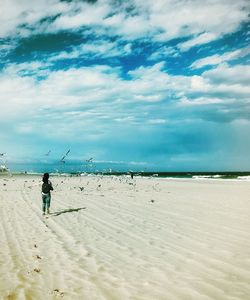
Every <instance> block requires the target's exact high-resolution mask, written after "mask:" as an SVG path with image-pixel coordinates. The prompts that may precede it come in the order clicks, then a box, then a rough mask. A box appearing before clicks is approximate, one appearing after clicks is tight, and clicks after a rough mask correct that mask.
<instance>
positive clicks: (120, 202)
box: [0, 176, 250, 300]
mask: <svg viewBox="0 0 250 300" xmlns="http://www.w3.org/2000/svg"><path fill="white" fill-rule="evenodd" d="M39 181H40V177H36V176H14V177H7V176H6V177H3V176H1V177H0V299H32V300H33V299H46V300H47V299H60V298H63V299H84V300H95V299H97V300H101V299H117V300H121V299H135V300H140V299H150V300H152V299H153V300H155V299H156V300H158V299H164V300H165V299H166V300H168V299H171V300H172V299H180V300H182V299H183V300H184V299H189V300H193V299H194V300H196V299H197V300H203V299H204V300H208V299H218V300H223V299H230V300H236V299H239V300H243V299H246V300H247V299H250V217H249V212H250V185H249V182H236V181H230V180H228V181H225V180H224V181H223V180H210V181H209V180H202V181H196V180H166V179H157V178H150V179H146V178H145V179H144V178H135V179H134V180H133V181H132V180H131V179H129V178H125V177H120V178H119V177H104V178H101V177H52V178H51V181H52V182H53V185H54V188H55V191H54V192H53V195H52V203H51V214H50V215H48V216H43V215H42V212H41V196H40V186H38V185H37V184H38V182H39Z"/></svg>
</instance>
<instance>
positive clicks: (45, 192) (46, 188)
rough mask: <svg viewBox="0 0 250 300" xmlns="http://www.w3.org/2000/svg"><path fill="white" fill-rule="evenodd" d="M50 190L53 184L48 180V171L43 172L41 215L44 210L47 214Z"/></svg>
mask: <svg viewBox="0 0 250 300" xmlns="http://www.w3.org/2000/svg"><path fill="white" fill-rule="evenodd" d="M50 191H53V186H52V183H51V181H49V173H44V174H43V184H42V200H43V215H45V211H46V210H47V213H48V214H49V207H50V200H51V194H50Z"/></svg>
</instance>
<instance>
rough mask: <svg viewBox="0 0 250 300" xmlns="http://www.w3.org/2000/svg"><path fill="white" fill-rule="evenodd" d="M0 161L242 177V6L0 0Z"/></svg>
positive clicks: (246, 40) (245, 90) (249, 35)
mask: <svg viewBox="0 0 250 300" xmlns="http://www.w3.org/2000/svg"><path fill="white" fill-rule="evenodd" d="M0 4H1V15H0V20H1V27H0V105H1V109H0V126H1V130H0V152H2V153H7V154H6V157H7V158H8V160H9V161H34V160H43V159H45V157H44V154H45V153H47V152H48V151H49V150H51V153H50V155H49V156H47V157H46V159H47V160H50V159H51V160H55V159H59V158H60V157H61V156H62V155H63V154H64V153H65V152H66V151H67V150H68V149H71V152H70V155H69V156H68V157H67V159H69V160H84V159H87V158H89V157H93V158H94V160H95V161H96V162H102V163H103V162H106V163H109V162H112V163H116V162H117V163H118V162H119V163H125V164H127V165H128V168H132V167H131V166H133V165H138V166H142V168H144V169H146V168H147V166H151V167H152V166H154V168H155V169H156V170H157V169H161V170H163V169H164V170H166V171H217V170H221V171H233V170H234V171H249V170H250V151H249V148H250V99H249V98H250V97H249V96H250V65H249V63H250V47H249V45H250V22H249V15H250V2H249V1H248V0H237V1H235V0H204V1H200V0H155V1H150V0H127V1H121V0H96V1H94V0H92V1H90V0H89V1H87V0H86V1H80V0H72V1H65V0H64V1H62V0H61V1H60V0H36V1H33V2H32V3H31V2H30V0H0Z"/></svg>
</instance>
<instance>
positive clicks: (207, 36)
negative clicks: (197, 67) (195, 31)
mask: <svg viewBox="0 0 250 300" xmlns="http://www.w3.org/2000/svg"><path fill="white" fill-rule="evenodd" d="M217 38H218V35H216V34H214V33H208V32H205V33H202V34H200V35H199V36H197V37H195V38H193V39H191V40H188V41H187V42H184V43H180V44H179V48H180V50H181V51H187V50H189V49H190V48H192V47H194V46H197V45H202V44H207V43H209V42H212V41H214V40H216V39H217Z"/></svg>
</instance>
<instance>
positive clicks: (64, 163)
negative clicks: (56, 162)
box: [60, 149, 70, 164]
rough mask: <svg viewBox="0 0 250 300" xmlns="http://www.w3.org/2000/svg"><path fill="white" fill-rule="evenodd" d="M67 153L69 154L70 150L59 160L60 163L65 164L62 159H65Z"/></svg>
mask: <svg viewBox="0 0 250 300" xmlns="http://www.w3.org/2000/svg"><path fill="white" fill-rule="evenodd" d="M69 152H70V149H69V150H68V151H67V152H66V154H65V155H64V156H63V157H62V158H61V160H60V161H61V162H62V163H64V164H65V160H64V159H65V157H66V156H67V155H68V154H69Z"/></svg>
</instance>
